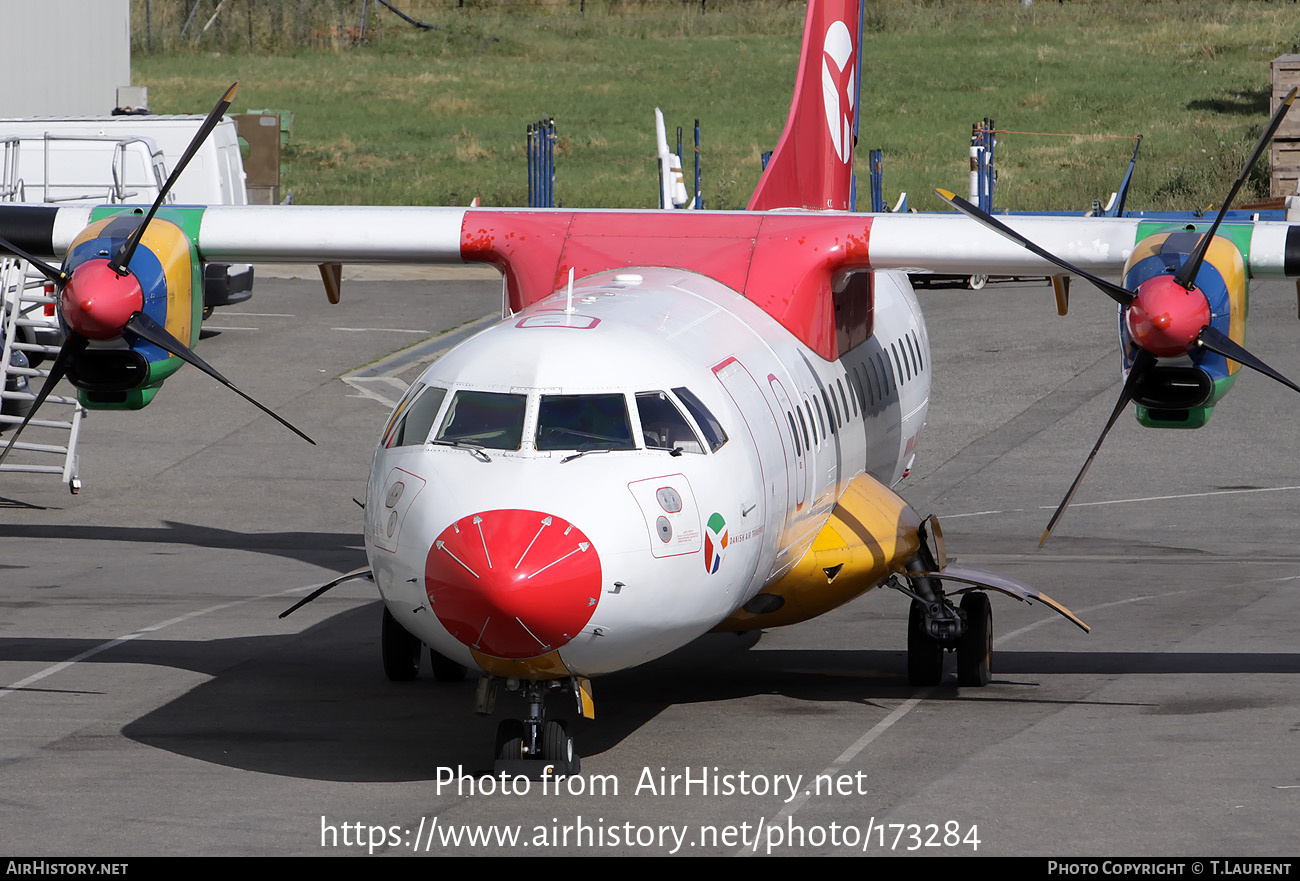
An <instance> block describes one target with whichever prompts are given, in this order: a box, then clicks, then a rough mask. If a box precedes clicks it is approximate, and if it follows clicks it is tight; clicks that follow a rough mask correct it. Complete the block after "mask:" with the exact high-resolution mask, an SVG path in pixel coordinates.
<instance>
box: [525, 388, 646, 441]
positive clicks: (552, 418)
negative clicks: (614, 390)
mask: <svg viewBox="0 0 1300 881" xmlns="http://www.w3.org/2000/svg"><path fill="white" fill-rule="evenodd" d="M537 449H539V450H579V451H581V450H634V449H636V443H635V441H633V440H632V420H631V419H629V418H628V415H627V401H626V399H624V397H623V396H622V395H620V394H608V395H542V401H541V406H540V407H539V408H538V410H537Z"/></svg>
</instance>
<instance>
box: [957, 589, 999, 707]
mask: <svg viewBox="0 0 1300 881" xmlns="http://www.w3.org/2000/svg"><path fill="white" fill-rule="evenodd" d="M961 610H962V612H964V613H965V617H966V632H965V633H964V634H962V636H961V638H960V639H958V640H957V684H958V685H961V686H965V687H967V688H983V687H984V686H985V685H988V684H989V680H990V679H991V678H992V675H993V674H992V670H991V665H992V661H993V606H992V605H991V604H990V603H989V597H988V594H985V593H978V592H972V593H968V594H966V595H965V596H963V597H962V598H961Z"/></svg>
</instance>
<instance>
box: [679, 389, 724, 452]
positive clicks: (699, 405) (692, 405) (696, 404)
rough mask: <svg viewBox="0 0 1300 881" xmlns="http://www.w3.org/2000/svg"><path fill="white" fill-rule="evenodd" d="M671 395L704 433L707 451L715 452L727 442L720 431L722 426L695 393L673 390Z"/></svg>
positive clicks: (688, 390) (685, 390) (686, 390)
mask: <svg viewBox="0 0 1300 881" xmlns="http://www.w3.org/2000/svg"><path fill="white" fill-rule="evenodd" d="M673 394H675V395H676V396H677V399H678V400H679V401H681V402H682V403H683V404H684V405H685V406H686V409H687V410H689V411H691V416H692V417H693V418H694V419H695V424H696V425H698V426H699V427H700V431H702V432H704V437H705V439H706V440H707V441H708V442H709V449H711V450H713V452H715V453H716V452H717V451H718V448H719V447H721V446H722V445H723V444H725V443H726V442H727V433H726V432H725V431H723V430H722V425H721V424H720V423H719V422H718V420H717V419H715V418H714V417H713V414H712V413H710V412H709V408H708V407H706V406H704V402H703V401H701V400H700V399H699V398H697V397H695V393H694V392H692V391H691V390H690V389H688V388H675V389H673Z"/></svg>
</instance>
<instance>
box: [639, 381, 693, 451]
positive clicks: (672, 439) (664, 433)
mask: <svg viewBox="0 0 1300 881" xmlns="http://www.w3.org/2000/svg"><path fill="white" fill-rule="evenodd" d="M636 408H637V410H638V411H639V412H640V414H641V436H642V437H643V438H644V439H645V445H646V449H648V450H675V449H679V448H680V449H681V450H682V452H684V453H703V452H704V447H703V446H701V445H700V441H699V438H697V437H696V436H695V432H694V431H692V430H691V425H690V423H689V422H687V421H686V417H685V416H683V415H682V411H681V410H678V409H677V405H675V404H674V403H673V402H672V400H671V399H670V398H669V397H668V396H667V395H666V394H664V393H663V392H637V394H636Z"/></svg>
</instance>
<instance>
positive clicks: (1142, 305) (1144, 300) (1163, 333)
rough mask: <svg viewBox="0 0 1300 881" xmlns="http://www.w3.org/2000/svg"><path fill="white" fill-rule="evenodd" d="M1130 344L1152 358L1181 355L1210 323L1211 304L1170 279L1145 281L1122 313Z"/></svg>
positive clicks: (1202, 296) (1160, 277) (1165, 277)
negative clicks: (1130, 338) (1130, 340)
mask: <svg viewBox="0 0 1300 881" xmlns="http://www.w3.org/2000/svg"><path fill="white" fill-rule="evenodd" d="M1125 320H1126V321H1127V322H1128V332H1129V334H1130V335H1131V336H1132V337H1133V340H1134V341H1135V342H1136V343H1137V344H1138V345H1139V346H1141V347H1142V348H1144V349H1146V350H1147V351H1148V352H1150V353H1151V354H1152V355H1164V356H1174V355H1184V354H1186V353H1187V352H1188V351H1189V350H1190V349H1191V348H1192V345H1193V344H1194V343H1195V342H1196V338H1197V336H1199V335H1200V332H1201V328H1203V327H1205V325H1207V324H1209V323H1210V304H1209V303H1208V302H1206V299H1205V295H1204V294H1202V293H1201V291H1200V289H1199V288H1193V289H1192V290H1190V291H1189V290H1187V289H1186V288H1184V287H1183V286H1182V285H1180V284H1179V283H1178V282H1176V281H1174V278H1173V276H1172V275H1158V276H1156V277H1155V278H1151V279H1148V280H1146V281H1144V282H1143V283H1142V284H1141V285H1140V286H1139V287H1138V292H1137V297H1136V298H1134V300H1133V304H1132V305H1131V306H1129V308H1128V312H1127V313H1125Z"/></svg>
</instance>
